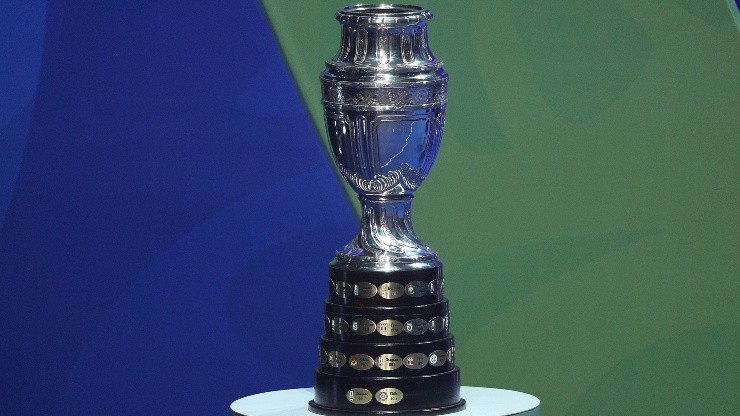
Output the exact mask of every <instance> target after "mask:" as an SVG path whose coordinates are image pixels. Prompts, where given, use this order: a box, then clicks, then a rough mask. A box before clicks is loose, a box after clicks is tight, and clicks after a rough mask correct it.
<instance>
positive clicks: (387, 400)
mask: <svg viewBox="0 0 740 416" xmlns="http://www.w3.org/2000/svg"><path fill="white" fill-rule="evenodd" d="M375 400H377V401H378V402H379V403H383V404H396V403H398V402H400V401H401V400H403V392H402V391H401V390H398V389H394V388H391V387H386V388H384V389H380V390H378V392H377V393H375Z"/></svg>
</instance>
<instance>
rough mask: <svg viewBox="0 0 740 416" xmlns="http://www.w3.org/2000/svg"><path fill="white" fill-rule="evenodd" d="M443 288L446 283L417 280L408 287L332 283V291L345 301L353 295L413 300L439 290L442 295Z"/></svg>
mask: <svg viewBox="0 0 740 416" xmlns="http://www.w3.org/2000/svg"><path fill="white" fill-rule="evenodd" d="M443 288H444V281H441V282H440V283H438V282H437V281H436V280H432V281H431V282H429V283H427V282H424V281H421V280H415V281H413V282H411V283H409V284H407V285H406V286H404V285H402V284H400V283H395V282H387V283H383V284H382V285H380V286H375V285H374V284H372V283H369V282H358V283H355V284H354V285H350V284H349V283H347V282H336V283H334V282H333V281H332V282H331V289H332V291H333V292H334V293H335V294H336V295H337V296H339V297H340V298H345V299H346V298H348V297H349V296H352V295H354V296H357V297H358V298H360V299H370V298H372V297H373V296H375V295H378V296H380V297H381V298H383V299H398V298H400V297H401V296H403V295H404V294H405V295H408V296H411V297H412V298H420V297H422V296H424V295H426V294H431V295H435V294H436V293H437V291H438V290H439V292H440V293H442V289H443Z"/></svg>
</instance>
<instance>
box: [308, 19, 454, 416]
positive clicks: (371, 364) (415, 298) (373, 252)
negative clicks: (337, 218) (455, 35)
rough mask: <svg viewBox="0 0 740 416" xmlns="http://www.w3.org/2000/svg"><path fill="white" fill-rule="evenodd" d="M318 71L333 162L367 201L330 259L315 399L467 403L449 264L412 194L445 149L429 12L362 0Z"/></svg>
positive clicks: (360, 404) (382, 408) (401, 408)
mask: <svg viewBox="0 0 740 416" xmlns="http://www.w3.org/2000/svg"><path fill="white" fill-rule="evenodd" d="M336 18H337V20H338V21H339V22H340V24H341V44H340V48H339V52H338V53H337V55H336V56H335V57H334V59H332V60H331V61H329V62H327V63H326V70H325V71H324V72H323V73H322V74H321V83H322V95H323V103H324V108H325V115H326V125H327V130H328V136H329V140H330V144H331V150H332V153H333V156H334V160H335V162H336V164H337V166H338V168H339V171H340V172H341V173H342V176H343V177H344V179H345V180H346V181H347V182H348V183H349V184H350V185H351V186H352V188H353V189H354V190H355V192H357V194H358V197H359V199H360V203H361V205H362V220H361V226H360V232H359V233H358V235H357V237H356V238H355V239H353V240H352V241H351V242H350V243H349V244H347V245H346V246H345V247H344V248H342V249H340V250H338V251H337V253H336V257H335V259H334V261H333V262H332V263H331V265H330V276H329V299H328V301H327V302H326V304H325V314H326V316H325V318H324V323H325V332H324V335H323V336H322V337H321V341H320V345H319V361H320V364H319V368H318V369H317V370H316V386H315V398H314V400H313V401H311V403H310V405H311V406H312V407H313V408H315V409H316V410H318V411H321V412H324V413H332V412H334V413H342V412H348V411H351V412H367V413H376V414H377V413H384V412H391V413H396V412H401V413H403V412H415V411H425V412H429V411H432V412H433V411H451V410H453V409H458V408H462V406H464V403H465V402H464V400H462V399H460V375H459V369H458V368H457V367H455V366H454V349H455V347H454V339H453V337H452V335H451V334H450V332H449V322H450V318H449V311H448V303H447V300H446V299H445V298H444V297H443V287H444V277H443V274H442V263H441V262H440V261H439V260H438V259H437V255H436V253H435V252H434V251H433V250H431V249H430V248H429V247H427V246H426V245H425V244H424V243H423V242H422V241H421V239H419V237H417V236H416V234H415V233H414V229H413V227H412V225H411V216H410V214H411V200H412V198H413V193H414V191H415V190H416V189H417V188H418V187H419V186H420V185H421V183H422V182H423V180H424V178H426V176H427V174H428V173H429V170H430V169H431V167H432V164H433V163H434V159H435V157H436V155H437V152H438V150H439V146H440V142H441V138H442V130H443V127H444V117H445V104H446V101H447V73H446V72H445V71H444V69H443V67H442V61H440V60H439V59H437V57H436V56H435V55H434V54H433V53H432V51H431V49H430V48H429V45H428V40H427V21H428V20H429V19H431V18H432V15H431V13H430V12H429V11H428V10H424V9H423V8H420V7H416V6H406V5H357V6H350V7H346V8H344V9H343V10H341V11H339V12H338V13H337V15H336Z"/></svg>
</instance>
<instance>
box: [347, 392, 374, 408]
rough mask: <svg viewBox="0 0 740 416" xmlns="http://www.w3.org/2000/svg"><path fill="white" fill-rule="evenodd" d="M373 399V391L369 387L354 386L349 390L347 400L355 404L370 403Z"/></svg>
mask: <svg viewBox="0 0 740 416" xmlns="http://www.w3.org/2000/svg"><path fill="white" fill-rule="evenodd" d="M372 399H373V393H372V392H371V391H370V390H368V389H362V388H354V389H350V390H349V391H348V392H347V400H349V401H350V402H352V403H354V404H366V403H370V400H372Z"/></svg>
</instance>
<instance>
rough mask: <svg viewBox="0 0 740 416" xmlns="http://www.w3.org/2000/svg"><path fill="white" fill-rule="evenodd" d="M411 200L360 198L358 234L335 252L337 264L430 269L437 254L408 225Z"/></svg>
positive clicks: (404, 197) (400, 198) (375, 197)
mask: <svg viewBox="0 0 740 416" xmlns="http://www.w3.org/2000/svg"><path fill="white" fill-rule="evenodd" d="M413 198H414V197H413V195H387V196H381V195H360V196H359V199H360V204H361V205H362V220H361V222H360V232H359V233H358V235H357V237H355V239H354V240H352V242H350V243H349V244H348V245H347V246H345V247H344V249H342V250H340V251H338V252H337V260H339V261H340V262H342V263H360V264H362V263H365V264H368V265H369V264H372V265H373V266H374V268H383V267H387V266H388V265H389V264H391V263H393V264H398V263H405V264H414V267H430V266H431V267H434V266H435V265H436V262H435V260H436V259H437V253H435V252H434V251H433V250H431V249H430V248H429V247H427V246H426V245H425V244H424V242H423V241H421V239H419V237H417V236H416V233H414V227H413V226H412V225H411V200H412V199H413Z"/></svg>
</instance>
